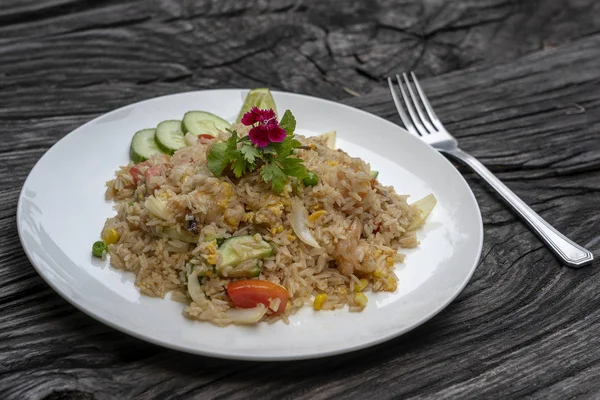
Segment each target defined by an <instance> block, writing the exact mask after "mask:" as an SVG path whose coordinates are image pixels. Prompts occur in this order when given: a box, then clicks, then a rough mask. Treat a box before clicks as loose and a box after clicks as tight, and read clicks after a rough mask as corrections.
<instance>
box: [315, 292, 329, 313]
mask: <svg viewBox="0 0 600 400" xmlns="http://www.w3.org/2000/svg"><path fill="white" fill-rule="evenodd" d="M326 299H327V295H326V294H325V293H321V294H318V295H316V296H315V301H313V308H314V309H315V310H316V311H319V310H322V309H323V303H325V300H326Z"/></svg>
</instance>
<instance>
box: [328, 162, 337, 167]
mask: <svg viewBox="0 0 600 400" xmlns="http://www.w3.org/2000/svg"><path fill="white" fill-rule="evenodd" d="M327 164H329V165H331V166H332V167H335V166H337V165H338V163H337V161H327Z"/></svg>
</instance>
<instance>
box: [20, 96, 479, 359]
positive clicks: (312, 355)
mask: <svg viewBox="0 0 600 400" xmlns="http://www.w3.org/2000/svg"><path fill="white" fill-rule="evenodd" d="M249 90H250V89H249V88H225V89H201V90H189V91H182V92H176V93H170V94H165V95H161V96H156V97H151V98H148V99H144V100H140V101H137V102H134V103H129V104H126V105H123V106H121V107H118V108H116V109H113V110H111V111H109V112H106V113H103V114H100V115H98V116H96V117H95V118H93V119H91V120H89V121H87V122H85V123H83V124H81V125H79V126H77V127H76V128H75V129H73V130H71V131H70V132H69V133H67V134H66V135H64V136H63V137H61V138H60V139H59V140H57V141H56V142H55V143H54V144H53V145H52V146H51V147H50V148H49V149H48V150H47V151H46V152H44V154H43V155H42V156H41V157H40V158H39V159H38V160H37V161H36V163H35V164H34V166H33V167H32V168H31V170H30V171H29V173H28V174H27V178H26V179H25V181H24V182H23V186H22V187H21V190H20V193H19V198H18V201H17V212H16V220H17V221H16V222H17V233H18V236H19V241H20V243H21V247H22V248H23V250H24V252H25V254H26V256H27V259H28V260H29V262H30V263H31V265H32V266H33V267H34V269H35V271H36V272H37V273H38V275H39V276H40V277H41V278H42V279H43V280H44V281H45V282H46V283H47V284H48V285H49V286H50V287H51V288H52V289H53V290H54V291H55V292H56V293H57V294H58V295H60V296H61V297H62V298H63V299H64V300H66V301H67V302H68V303H69V304H71V305H72V306H74V307H75V308H76V309H77V310H79V311H81V312H83V313H85V314H86V315H88V316H89V317H91V318H93V319H95V320H96V321H99V322H101V323H103V324H105V325H107V326H109V327H111V328H113V329H115V330H117V331H119V332H122V333H125V334H127V335H130V336H132V337H134V338H136V339H139V340H143V341H145V342H148V343H152V344H154V345H157V346H161V347H164V348H168V349H172V350H177V351H181V352H185V353H188V354H195V355H200V356H204V357H213V358H219V359H228V360H243V361H293V360H307V359H317V358H324V357H331V356H335V355H339V354H346V353H351V352H355V351H358V350H362V349H366V348H370V347H373V346H376V345H379V344H381V343H384V342H388V341H391V340H393V339H396V338H398V337H400V336H402V335H404V334H405V333H407V332H410V331H412V330H414V329H416V328H418V327H419V326H421V325H423V324H425V323H426V322H428V321H430V320H431V319H432V318H434V317H435V316H437V315H438V314H439V313H440V312H441V311H442V310H444V309H445V308H446V307H448V306H449V305H450V304H451V303H452V302H453V301H454V300H455V299H456V298H457V297H458V295H459V294H460V293H462V291H463V290H464V288H465V287H466V286H467V284H468V283H469V281H470V280H471V278H472V276H473V274H474V273H475V270H476V269H477V267H478V265H479V263H480V261H481V253H482V250H483V239H484V229H483V218H482V215H481V209H480V207H479V203H478V202H477V198H476V197H475V194H474V193H473V190H472V189H471V187H470V186H469V184H468V183H467V181H466V180H465V178H464V176H463V175H462V174H461V173H460V172H459V171H458V170H457V169H456V168H455V167H454V165H452V163H451V162H450V161H449V160H448V159H447V158H446V157H444V156H443V155H442V154H441V153H440V152H439V151H437V150H435V149H434V148H432V147H431V146H429V145H427V144H426V143H425V142H422V141H421V140H419V139H418V138H415V137H414V136H413V135H412V134H410V132H408V131H407V130H406V129H404V128H403V127H401V126H400V125H397V124H395V123H393V122H391V121H389V120H387V119H385V118H383V117H380V116H378V115H376V114H373V113H370V112H368V111H365V110H362V109H359V108H356V107H353V106H350V105H347V104H344V103H340V102H338V101H333V100H328V99H324V98H321V97H316V96H311V95H306V94H301V93H293V92H286V91H280V90H271V92H272V93H273V94H275V95H277V94H280V95H286V96H294V97H295V96H297V97H303V98H306V99H309V100H311V101H317V102H325V103H330V104H333V105H335V106H341V107H343V108H346V109H348V110H349V111H350V112H354V113H360V114H363V115H366V116H367V117H370V118H376V119H378V120H380V121H381V122H383V123H385V124H388V125H389V126H391V127H393V129H396V130H398V131H399V132H400V133H401V134H403V135H406V136H411V139H410V140H417V141H419V142H421V143H422V144H423V145H425V146H427V147H429V148H430V150H431V151H432V153H435V155H433V156H434V157H439V158H441V159H443V161H442V162H443V163H446V166H447V167H448V168H451V169H452V170H454V172H455V173H456V175H457V178H458V179H459V181H460V182H461V184H463V185H464V187H465V188H466V189H467V192H468V195H469V197H470V200H472V202H473V204H474V205H475V210H474V211H476V212H475V213H474V215H475V216H476V218H477V221H476V222H477V224H476V225H477V228H478V229H477V232H476V233H477V236H478V238H479V240H478V242H477V256H476V259H475V261H474V262H473V265H472V266H471V267H470V270H469V273H468V274H466V275H465V278H464V279H463V281H462V282H461V283H460V285H457V286H456V288H457V289H456V290H455V291H454V293H453V294H452V295H451V296H448V298H447V299H446V300H445V301H443V302H442V303H440V305H439V306H438V307H437V308H435V309H434V310H433V311H431V312H429V313H428V314H427V315H426V316H425V317H424V318H423V319H421V320H420V321H418V322H417V323H413V324H411V325H408V326H406V327H404V328H401V329H398V330H396V331H394V332H392V333H390V334H388V335H384V336H382V337H379V338H377V339H373V340H367V341H364V342H363V343H359V344H354V345H351V346H346V347H341V348H339V349H334V350H330V351H314V352H305V353H303V354H300V355H294V356H289V355H284V356H278V355H240V354H235V353H233V352H232V353H222V352H219V351H211V350H210V349H208V350H205V349H197V348H190V347H188V346H183V345H178V344H177V343H175V342H169V341H165V340H162V339H160V338H157V337H154V336H152V335H151V334H146V333H142V332H138V331H136V330H133V329H129V328H128V327H127V326H124V325H120V324H118V323H116V322H113V321H111V320H109V319H107V318H105V317H103V316H102V315H100V314H99V313H96V312H95V311H94V309H93V307H89V306H87V305H85V304H83V303H80V302H77V301H76V299H75V298H73V297H72V296H70V295H69V294H68V293H67V292H66V291H63V290H61V289H60V288H59V286H58V285H57V284H55V282H54V281H53V280H52V278H51V276H49V275H47V274H46V273H45V272H44V268H42V267H40V266H38V265H37V264H36V262H34V259H33V257H32V254H31V252H30V250H29V249H28V248H27V246H26V245H25V241H24V235H23V227H22V222H21V220H22V216H21V213H22V207H23V201H24V197H25V191H26V189H27V185H28V183H29V181H30V179H31V176H32V175H33V174H34V172H35V171H36V169H37V168H38V167H39V165H40V163H41V162H42V161H43V160H44V158H46V157H47V155H48V154H49V153H50V152H52V151H55V148H56V147H57V145H58V144H59V143H60V142H61V141H63V140H65V139H66V138H68V137H70V136H72V135H74V134H75V133H76V132H77V131H78V130H80V129H84V128H85V127H86V126H88V125H91V124H93V123H95V122H96V120H98V119H100V118H104V117H107V116H110V115H111V114H114V113H117V112H120V111H122V110H123V109H126V108H129V107H135V106H138V105H140V104H143V103H146V102H151V101H154V100H158V99H165V98H168V97H175V96H179V95H182V94H191V93H199V92H232V93H235V92H244V91H249Z"/></svg>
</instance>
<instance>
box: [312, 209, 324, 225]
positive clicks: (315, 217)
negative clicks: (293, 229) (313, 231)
mask: <svg viewBox="0 0 600 400" xmlns="http://www.w3.org/2000/svg"><path fill="white" fill-rule="evenodd" d="M325 214H327V211H325V210H321V211H315V212H314V213H312V214H310V216H309V217H308V220H309V221H310V222H315V221H316V220H318V219H319V218H321V217H322V216H323V215H325Z"/></svg>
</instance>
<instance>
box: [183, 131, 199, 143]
mask: <svg viewBox="0 0 600 400" xmlns="http://www.w3.org/2000/svg"><path fill="white" fill-rule="evenodd" d="M184 141H185V144H187V145H188V146H193V145H195V144H196V143H198V136H196V135H194V134H193V133H192V132H187V133H186V134H185V138H184Z"/></svg>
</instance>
